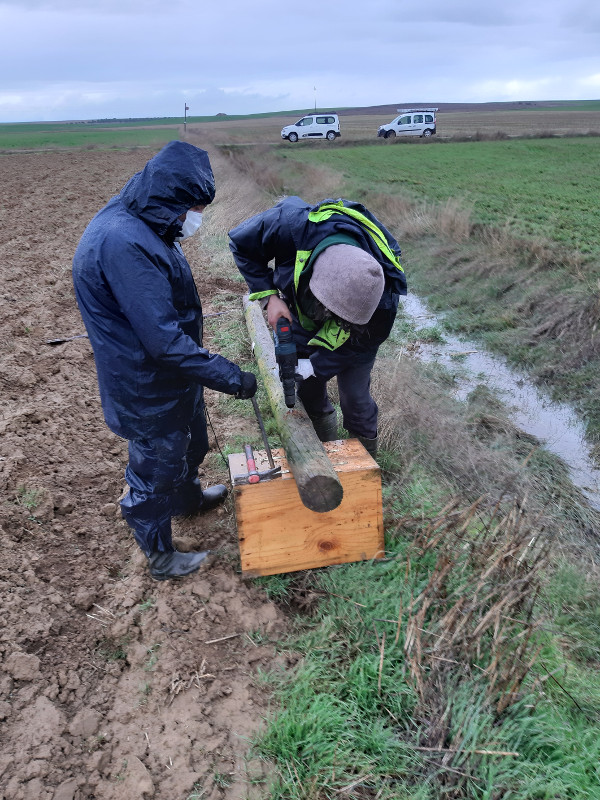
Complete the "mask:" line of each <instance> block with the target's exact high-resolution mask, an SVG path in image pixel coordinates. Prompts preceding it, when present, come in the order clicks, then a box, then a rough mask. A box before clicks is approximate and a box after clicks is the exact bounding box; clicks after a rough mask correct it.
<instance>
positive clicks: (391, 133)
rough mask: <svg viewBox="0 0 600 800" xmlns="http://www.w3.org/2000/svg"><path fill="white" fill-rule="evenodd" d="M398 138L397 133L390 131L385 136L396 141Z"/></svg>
mask: <svg viewBox="0 0 600 800" xmlns="http://www.w3.org/2000/svg"><path fill="white" fill-rule="evenodd" d="M395 136H396V131H388V132H387V133H386V135H385V138H386V139H394V138H395Z"/></svg>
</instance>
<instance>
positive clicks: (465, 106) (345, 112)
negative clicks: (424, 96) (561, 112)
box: [338, 100, 600, 116]
mask: <svg viewBox="0 0 600 800" xmlns="http://www.w3.org/2000/svg"><path fill="white" fill-rule="evenodd" d="M586 105H589V106H590V110H596V109H598V108H599V107H600V101H598V100H518V101H517V100H515V101H511V102H506V103H500V102H494V103H408V102H405V103H392V104H389V105H381V106H361V107H359V108H344V109H341V110H340V111H338V114H339V115H340V116H350V115H352V116H355V115H359V114H382V115H387V116H389V115H392V116H393V115H394V114H396V113H397V111H398V109H399V108H437V109H438V110H439V111H440V112H442V113H443V112H448V113H450V112H461V111H466V112H469V111H478V112H482V111H523V110H524V109H534V108H540V109H543V108H556V109H559V108H568V107H572V106H577V107H578V108H581V107H582V106H586Z"/></svg>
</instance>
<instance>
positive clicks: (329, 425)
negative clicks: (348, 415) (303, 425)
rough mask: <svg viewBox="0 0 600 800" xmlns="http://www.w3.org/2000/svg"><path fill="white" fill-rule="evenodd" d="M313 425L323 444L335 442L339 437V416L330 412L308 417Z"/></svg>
mask: <svg viewBox="0 0 600 800" xmlns="http://www.w3.org/2000/svg"><path fill="white" fill-rule="evenodd" d="M308 416H309V417H310V421H311V422H312V424H313V428H314V429H315V433H316V434H317V436H318V437H319V439H320V440H321V441H322V442H334V441H335V440H336V439H337V438H339V437H338V430H337V414H336V412H335V410H334V411H330V412H329V414H319V415H317V416H312V415H311V414H309V415H308Z"/></svg>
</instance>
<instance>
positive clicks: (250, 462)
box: [244, 444, 260, 483]
mask: <svg viewBox="0 0 600 800" xmlns="http://www.w3.org/2000/svg"><path fill="white" fill-rule="evenodd" d="M244 454H245V456H246V465H247V467H248V483H258V482H259V480H260V475H259V474H258V470H257V469H256V461H255V460H254V453H253V452H252V448H251V447H250V445H249V444H245V445H244Z"/></svg>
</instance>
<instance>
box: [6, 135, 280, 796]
mask: <svg viewBox="0 0 600 800" xmlns="http://www.w3.org/2000/svg"><path fill="white" fill-rule="evenodd" d="M198 143H200V142H198ZM151 155H152V152H150V151H148V150H134V151H127V152H125V151H110V152H109V151H90V152H72V153H39V154H14V155H7V156H0V159H1V160H0V170H1V172H2V185H3V202H2V207H1V210H0V274H1V276H2V324H3V336H2V339H1V341H0V380H1V386H2V393H1V398H0V431H1V434H2V447H1V451H0V490H1V492H2V500H1V503H0V526H1V527H0V536H1V542H2V559H1V561H0V594H1V602H2V627H1V633H0V721H1V723H2V725H1V729H0V753H1V755H0V798H2V800H34V798H35V800H83V799H84V798H86V799H87V798H102V800H110V799H111V798H115V800H116V798H119V800H134V798H164V799H165V800H166V799H167V798H168V800H179V798H181V800H186V799H187V798H190V800H192V798H200V797H202V798H210V799H211V800H217V798H223V799H226V800H237V799H238V798H248V797H260V796H265V793H266V790H265V787H264V783H263V779H264V775H263V767H262V764H261V762H260V761H259V760H256V759H255V760H252V759H250V758H249V757H248V755H247V753H248V750H249V742H248V740H249V738H250V737H252V736H253V735H255V734H256V733H257V731H259V729H260V726H261V724H262V721H263V718H264V716H265V714H266V704H267V702H268V699H269V698H268V697H267V695H266V692H265V690H264V689H263V688H261V686H260V683H259V681H258V680H257V669H258V668H262V669H265V670H266V669H269V670H272V669H281V670H285V669H286V668H287V667H288V666H289V664H290V663H291V662H293V660H294V657H293V656H289V657H287V656H284V655H281V654H280V655H277V654H276V652H275V648H274V645H273V643H272V642H273V641H274V639H275V638H276V637H277V635H279V634H280V633H281V632H282V631H283V630H284V629H285V619H284V618H283V616H282V615H281V612H280V611H278V609H277V608H276V607H275V606H274V605H273V604H272V603H271V602H270V601H269V600H268V599H267V597H266V595H265V593H264V591H263V590H262V589H261V588H260V587H258V586H257V585H256V584H255V583H252V582H248V581H245V580H244V579H243V578H242V577H241V574H240V571H239V560H238V551H237V538H236V531H235V522H234V518H233V512H232V505H231V501H230V500H228V503H227V505H226V506H225V507H224V508H223V509H219V510H215V511H212V512H209V513H208V514H206V515H205V516H201V517H198V518H191V519H180V520H176V521H175V524H174V534H175V541H176V543H177V544H178V545H179V546H180V547H181V548H182V549H186V548H187V549H205V548H207V547H209V548H210V549H211V550H212V552H213V555H212V556H211V560H212V563H211V564H210V566H209V567H208V568H206V569H204V570H203V571H201V572H200V573H198V574H196V575H195V576H191V577H189V578H187V579H185V580H182V581H179V582H170V581H166V582H163V583H156V582H155V581H153V580H152V579H151V578H150V577H149V574H148V572H147V569H146V563H145V558H144V557H143V556H142V554H141V553H140V552H139V550H138V549H137V547H136V545H135V544H134V541H133V538H132V536H131V535H130V533H129V531H128V529H127V527H126V525H125V523H124V522H123V521H122V520H121V518H120V514H119V506H118V499H119V497H120V495H121V493H122V491H123V488H124V479H123V471H124V468H125V465H126V460H127V446H126V442H124V441H123V440H121V439H119V438H118V437H117V436H115V435H113V434H112V433H111V432H110V431H109V430H108V428H107V427H106V426H105V423H104V420H103V417H102V412H101V407H100V402H99V395H98V387H97V383H96V376H95V369H94V361H93V357H92V352H91V348H90V345H89V342H88V340H87V339H86V338H79V339H75V340H73V341H71V342H68V343H64V344H60V345H54V346H52V345H48V344H45V341H46V340H48V339H54V338H57V337H67V336H73V335H76V334H80V333H83V330H84V329H83V325H82V322H81V319H80V317H79V313H78V310H77V307H76V304H75V299H74V293H73V289H72V283H71V269H70V267H71V258H72V255H73V252H74V250H75V247H76V246H77V243H78V241H79V237H80V236H81V233H82V232H83V230H84V228H85V226H86V224H87V222H88V221H89V220H90V218H91V217H92V216H93V214H94V213H95V212H96V211H97V210H98V209H99V208H100V207H101V206H102V205H103V204H104V203H105V202H106V201H107V200H108V199H109V198H110V197H111V196H112V195H113V194H114V193H115V192H117V191H118V190H119V189H120V188H121V186H122V185H123V184H124V183H125V181H126V180H127V179H128V178H129V177H130V176H131V175H132V174H133V173H134V172H136V171H137V170H139V169H140V168H141V167H142V166H143V164H144V163H145V162H146V160H147V159H148V158H149V157H150V156H151ZM211 158H212V155H211ZM217 163H218V158H217ZM213 166H215V161H213ZM220 167H221V171H219V169H215V174H216V175H217V182H218V185H219V179H220V178H222V179H223V180H224V183H225V185H226V184H227V180H229V179H228V178H227V176H226V175H225V174H224V173H225V172H226V165H224V164H221V165H220ZM223 180H222V183H223ZM242 205H243V209H240V213H241V212H242V210H243V211H244V212H247V211H248V209H249V208H250V203H245V204H242ZM215 207H216V208H215V216H214V219H215V220H220V224H221V225H222V226H223V227H224V228H225V227H226V223H227V221H228V220H226V219H225V217H226V215H225V214H224V210H223V208H224V206H223V205H222V206H221V209H219V205H218V203H215ZM250 210H251V211H252V210H253V209H250ZM235 221H237V220H235V219H234V220H233V222H235ZM203 235H204V234H203ZM195 247H196V245H195ZM190 260H191V261H192V264H193V267H194V270H195V274H196V278H197V283H198V286H199V290H200V295H201V297H202V298H203V300H204V301H205V313H206V312H210V311H211V310H212V308H213V307H212V306H211V299H212V298H214V297H218V293H219V291H220V290H222V289H223V287H224V286H225V287H226V288H227V290H228V291H232V290H237V291H239V293H241V292H242V289H243V285H242V284H236V283H235V282H234V281H229V280H226V279H223V278H218V277H212V278H211V277H206V273H205V271H204V267H205V266H206V264H204V263H203V262H202V247H201V246H200V248H199V249H196V250H193V251H192V253H191V256H190ZM224 280H225V283H223V281H224ZM208 394H209V397H208V403H209V407H210V408H211V416H212V421H213V425H214V426H215V431H216V434H217V436H218V437H221V436H222V435H223V436H224V435H225V434H226V428H227V427H231V426H232V425H236V426H238V427H239V425H243V424H249V423H248V422H246V423H244V422H240V420H237V421H236V420H233V421H232V419H231V418H228V419H227V420H225V419H223V418H222V417H221V415H220V414H219V408H218V403H217V398H216V397H215V395H214V394H212V396H211V393H208ZM215 461H216V459H215ZM211 463H212V462H211ZM212 473H213V474H206V475H205V476H204V478H205V479H206V480H207V481H209V480H210V481H211V482H212V481H215V480H220V481H223V480H226V478H227V476H226V473H225V469H224V467H220V468H219V467H213V468H212Z"/></svg>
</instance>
